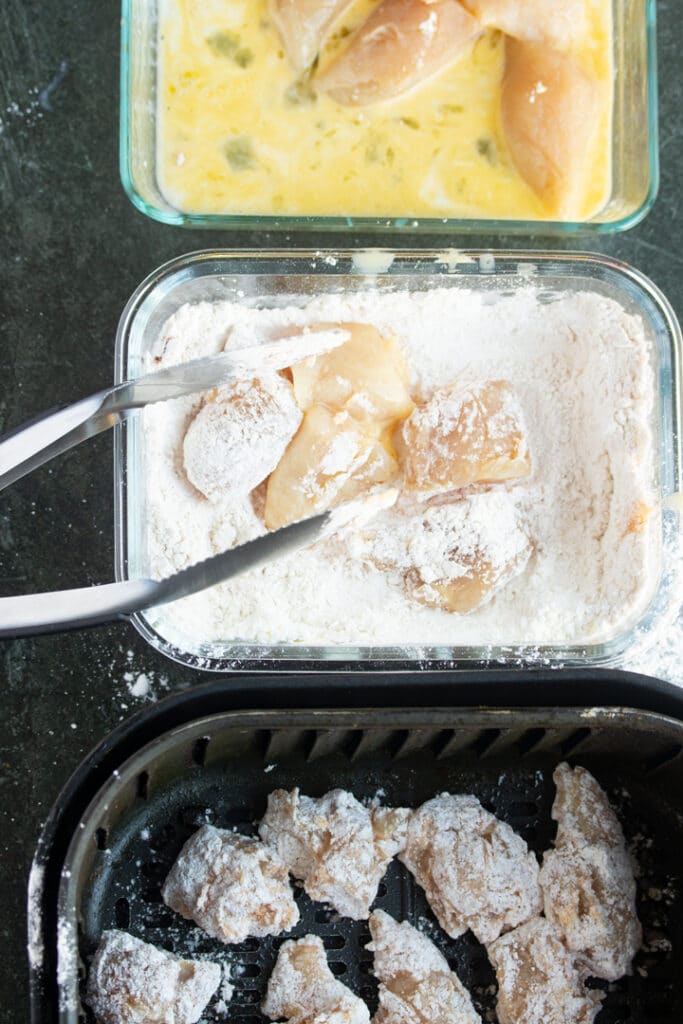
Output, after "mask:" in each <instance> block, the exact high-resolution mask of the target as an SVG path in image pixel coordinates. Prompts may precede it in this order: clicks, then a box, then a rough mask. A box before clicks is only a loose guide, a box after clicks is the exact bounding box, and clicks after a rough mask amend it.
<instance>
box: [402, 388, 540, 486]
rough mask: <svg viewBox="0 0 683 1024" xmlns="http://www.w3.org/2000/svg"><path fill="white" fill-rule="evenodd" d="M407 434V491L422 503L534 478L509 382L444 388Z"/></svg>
mask: <svg viewBox="0 0 683 1024" xmlns="http://www.w3.org/2000/svg"><path fill="white" fill-rule="evenodd" d="M402 434H403V455H404V470H405V486H406V490H408V491H411V492H414V493H416V494H417V495H419V497H421V498H427V497H429V496H430V495H433V494H438V493H439V492H442V491H455V490H458V489H459V488H461V487H466V486H467V485H468V484H474V483H494V482H496V481H499V480H516V479H519V478H520V477H525V476H528V475H529V473H530V472H531V458H530V455H529V448H528V446H527V440H526V427H525V424H524V417H523V415H522V410H521V407H520V404H519V400H518V399H517V396H516V395H515V393H514V391H513V390H512V386H511V385H510V384H509V383H508V381H505V380H489V381H484V382H482V383H477V384H450V385H447V386H446V387H443V388H439V389H438V390H437V391H435V392H434V394H433V395H432V396H431V398H429V400H428V401H427V402H425V404H424V405H420V406H418V407H417V409H415V410H414V412H413V413H412V414H411V415H410V416H409V417H408V419H407V420H406V422H405V423H404V424H403V430H402Z"/></svg>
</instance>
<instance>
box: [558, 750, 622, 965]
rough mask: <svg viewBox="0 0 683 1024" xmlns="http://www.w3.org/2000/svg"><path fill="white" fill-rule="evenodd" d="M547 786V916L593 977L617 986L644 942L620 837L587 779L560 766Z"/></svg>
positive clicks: (597, 790)
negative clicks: (550, 799)
mask: <svg viewBox="0 0 683 1024" xmlns="http://www.w3.org/2000/svg"><path fill="white" fill-rule="evenodd" d="M553 778H554V779H555V784H556V785H557V799H556V800H555V803H554V805H553V812H552V813H553V818H555V820H556V821H557V822H558V830H557V838H556V840H555V849H554V850H550V851H549V852H548V853H546V854H545V857H544V858H543V867H542V868H541V874H540V881H541V888H542V890H543V897H544V907H545V915H546V917H547V918H548V920H549V921H550V922H551V923H552V924H553V926H554V928H555V930H556V931H557V933H558V934H559V935H560V936H561V937H562V938H563V939H564V941H565V943H566V944H567V947H568V948H569V950H570V951H571V952H572V954H573V955H574V956H575V957H576V958H577V959H578V960H579V961H580V962H581V963H583V964H584V965H585V967H586V969H587V970H588V971H589V972H590V973H591V974H593V975H595V976H596V977H598V978H604V979H605V980H607V981H617V980H618V979H619V978H621V977H623V975H624V974H629V973H630V971H631V963H632V961H633V957H634V956H635V954H636V953H637V951H638V949H639V947H640V943H641V940H642V930H641V927H640V923H639V921H638V916H637V913H636V883H635V879H634V877H633V864H632V862H631V858H630V856H629V853H628V850H627V849H626V842H625V840H624V835H623V832H622V830H621V826H620V824H619V821H618V819H617V817H616V815H615V813H614V811H613V810H612V808H611V807H610V804H609V801H608V799H607V796H606V794H605V793H604V792H603V791H602V789H601V788H600V786H599V785H598V783H597V782H596V781H595V779H594V778H593V776H592V775H591V774H590V773H589V772H587V771H586V770H585V769H584V768H575V769H574V770H573V771H572V769H571V768H570V767H569V765H567V764H561V765H559V766H558V767H557V769H556V770H555V774H554V776H553Z"/></svg>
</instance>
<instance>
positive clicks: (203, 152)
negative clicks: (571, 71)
mask: <svg viewBox="0 0 683 1024" xmlns="http://www.w3.org/2000/svg"><path fill="white" fill-rule="evenodd" d="M376 3H377V0H357V2H356V3H355V4H354V5H353V6H352V7H351V8H350V9H349V10H347V11H346V12H345V13H344V14H343V16H342V17H341V18H340V19H339V20H338V22H337V24H336V25H335V26H334V27H333V30H332V32H331V35H330V36H329V38H328V40H327V41H326V43H325V45H324V47H323V50H322V52H321V54H320V66H321V67H324V66H325V64H326V63H327V62H328V61H329V60H330V58H331V57H332V56H333V55H334V54H335V53H336V52H338V51H339V48H340V47H343V46H344V45H345V40H346V39H347V38H348V36H349V35H350V33H351V32H352V31H353V29H354V28H355V27H356V26H357V25H359V24H360V23H361V22H362V21H363V20H364V19H365V17H367V14H368V13H369V11H370V10H371V9H372V8H373V6H374V5H375V4H376ZM587 5H588V7H589V15H590V24H591V31H590V33H589V35H588V38H587V39H586V40H582V43H581V46H580V47H577V48H576V49H575V51H574V56H575V57H576V59H577V60H578V61H579V63H580V64H581V66H582V67H583V68H584V70H586V71H587V72H589V73H590V74H592V75H593V76H594V77H595V79H596V81H597V87H598V89H599V93H600V98H601V110H602V112H603V113H602V116H601V121H600V125H599V130H598V131H597V132H596V141H595V151H594V153H593V154H591V155H590V159H591V164H592V166H593V167H594V173H593V174H592V175H591V184H590V188H589V190H588V192H587V194H586V195H585V197H584V198H583V202H582V207H581V209H580V210H577V219H579V220H583V219H587V218H588V217H590V216H592V215H594V214H595V213H596V212H597V211H599V210H600V209H601V208H602V207H603V206H604V204H605V203H606V201H607V199H608V196H609V193H610V177H611V172H610V163H611V161H610V146H611V141H610V140H611V106H612V54H611V38H612V35H611V11H610V7H611V4H610V0H587ZM159 23H160V38H159V57H158V67H159V72H158V73H159V80H158V97H159V98H158V139H157V145H158V174H159V185H160V188H161V190H162V192H163V193H164V195H165V197H166V199H167V200H168V202H169V203H171V205H173V206H174V207H175V208H176V209H178V210H181V211H183V212H186V213H194V214H252V215H255V214H265V215H275V216H277V215H280V216H320V215H323V216H325V215H326V216H348V217H361V216H368V217H387V218H395V217H407V218H416V217H435V218H447V217H465V218H476V217H484V218H512V219H517V220H526V219H544V218H546V217H547V216H548V215H547V213H546V212H545V211H544V206H543V202H542V200H541V199H540V198H539V197H538V196H537V195H536V194H535V193H534V192H533V191H532V189H531V188H530V187H529V186H528V185H527V184H526V183H525V182H524V181H523V180H522V178H521V177H520V175H519V174H518V173H517V171H516V170H515V168H514V166H513V165H512V163H511V161H510V159H509V157H508V154H507V153H506V149H505V143H504V140H503V138H502V134H501V130H500V126H499V100H500V83H501V77H502V73H503V61H504V50H505V44H504V38H503V36H502V35H501V33H499V32H496V31H491V30H489V31H486V32H484V34H483V35H482V36H481V37H479V38H478V39H477V40H476V41H475V42H474V43H473V44H471V45H470V46H469V47H468V49H467V50H466V51H465V52H464V53H463V55H462V56H461V57H460V58H459V59H458V60H457V61H456V62H455V63H454V64H452V65H450V66H449V67H447V68H445V69H444V70H443V71H441V72H440V73H439V74H437V75H436V76H434V77H433V78H431V79H429V80H428V81H425V82H424V83H423V84H421V85H419V86H417V87H416V88H414V89H413V90H412V91H411V92H410V93H407V94H405V95H403V96H398V97H396V98H395V99H393V100H388V101H384V102H381V103H377V104H374V105H372V106H365V107H348V106H341V105H339V104H338V103H336V102H334V101H333V100H332V99H330V97H328V96H326V95H325V94H324V93H318V92H317V91H316V90H315V76H313V77H312V78H311V79H308V78H306V77H304V78H303V79H302V78H300V77H297V75H296V73H295V72H294V71H293V70H292V68H291V65H290V64H289V62H288V60H287V56H286V54H285V52H284V50H283V47H282V44H281V40H280V37H279V35H278V33H277V31H276V29H275V27H274V26H273V24H272V23H271V21H270V19H269V17H268V7H267V0H233V2H231V0H162V4H161V17H160V22H159Z"/></svg>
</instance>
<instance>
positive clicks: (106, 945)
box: [86, 930, 222, 1024]
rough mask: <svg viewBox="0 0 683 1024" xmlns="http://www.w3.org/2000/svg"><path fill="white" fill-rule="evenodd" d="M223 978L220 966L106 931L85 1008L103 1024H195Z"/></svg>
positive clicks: (95, 958)
mask: <svg viewBox="0 0 683 1024" xmlns="http://www.w3.org/2000/svg"><path fill="white" fill-rule="evenodd" d="M221 974H222V971H221V966H220V964H213V963H209V962H208V961H203V960H202V961H200V960H182V959H181V958H180V957H177V956H174V955H173V953H167V952H166V950H163V949H157V948H156V946H152V945H150V944H149V943H147V942H142V941H141V940H140V939H136V938H134V937H133V936H132V935H128V934H127V932H121V931H117V930H113V931H107V932H104V933H103V935H102V939H101V941H100V944H99V946H98V947H97V952H96V953H95V956H94V957H93V960H92V963H91V965H90V971H89V973H88V988H87V994H86V1002H87V1003H88V1004H89V1005H90V1007H91V1009H92V1011H93V1013H94V1014H95V1017H96V1018H97V1020H98V1021H99V1024H195V1021H198V1020H199V1018H200V1017H201V1015H202V1013H203V1012H204V1009H205V1007H206V1005H207V1003H208V1002H209V1000H210V999H211V996H212V995H213V994H214V992H215V991H216V989H217V988H218V986H219V984H220V981H221Z"/></svg>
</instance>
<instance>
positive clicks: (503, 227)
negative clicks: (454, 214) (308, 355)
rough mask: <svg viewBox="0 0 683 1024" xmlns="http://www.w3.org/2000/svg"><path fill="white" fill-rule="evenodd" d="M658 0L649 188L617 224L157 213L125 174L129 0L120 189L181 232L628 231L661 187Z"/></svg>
mask: <svg viewBox="0 0 683 1024" xmlns="http://www.w3.org/2000/svg"><path fill="white" fill-rule="evenodd" d="M656 2H657V0H646V9H645V17H646V26H645V30H646V46H647V68H648V82H647V89H648V125H649V133H648V136H649V138H648V148H649V152H648V162H649V167H650V187H649V189H648V192H647V195H646V196H645V198H644V200H643V202H642V203H641V205H640V206H639V207H637V208H636V209H635V210H633V211H632V212H631V213H629V214H627V215H626V216H625V217H622V218H621V219H620V220H616V221H610V222H604V223H599V222H592V221H543V220H538V221H530V220H521V221H520V220H489V219H472V220H469V219H467V220H463V219H457V218H438V217H429V218H415V217H303V216H302V217H272V216H269V215H265V214H264V215H260V214H192V213H180V212H179V211H173V210H162V209H161V208H160V207H158V206H154V205H153V204H152V203H148V202H147V201H146V200H145V199H143V197H142V196H141V195H140V193H139V192H138V191H137V190H136V188H135V185H134V183H133V176H132V174H131V170H130V158H131V153H130V145H129V141H130V99H131V89H130V32H131V4H132V0H122V3H121V61H120V117H119V173H120V177H121V183H122V185H123V189H124V191H125V193H126V195H127V196H128V198H129V199H130V201H131V203H132V204H133V206H134V207H135V208H136V209H137V210H139V211H140V212H141V213H144V214H145V215H146V216H147V217H150V218H151V219H152V220H155V221H158V222H160V223H161V224H168V225H173V226H179V227H186V228H200V229H222V230H227V229H230V228H234V229H236V230H239V229H246V230H248V229H251V230H254V229H260V230H264V231H306V232H308V231H320V232H323V231H343V230H353V231H368V232H373V233H379V232H381V231H401V232H408V233H410V232H411V231H414V232H418V233H425V234H427V233H429V232H434V233H441V232H447V231H451V232H456V233H459V234H468V235H471V234H481V233H485V234H490V233H495V234H508V235H544V236H566V235H575V236H579V235H587V236H596V235H604V234H616V233H618V232H623V231H628V230H630V229H631V228H633V227H635V226H636V225H637V224H639V223H640V222H641V221H642V220H644V219H645V217H646V216H647V215H648V213H649V212H650V210H651V209H652V207H653V206H654V203H655V201H656V199H657V195H658V192H659V183H660V163H659V106H658V85H657V83H658V77H657V9H656Z"/></svg>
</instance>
